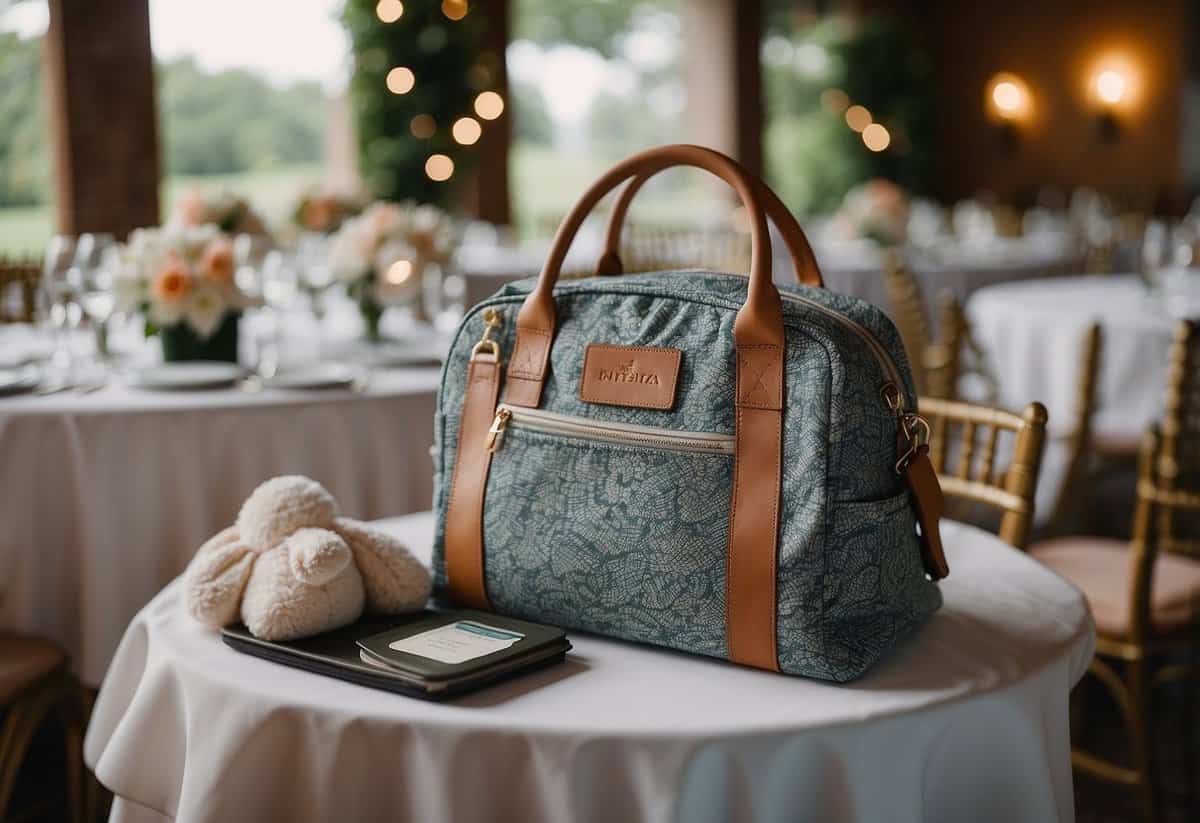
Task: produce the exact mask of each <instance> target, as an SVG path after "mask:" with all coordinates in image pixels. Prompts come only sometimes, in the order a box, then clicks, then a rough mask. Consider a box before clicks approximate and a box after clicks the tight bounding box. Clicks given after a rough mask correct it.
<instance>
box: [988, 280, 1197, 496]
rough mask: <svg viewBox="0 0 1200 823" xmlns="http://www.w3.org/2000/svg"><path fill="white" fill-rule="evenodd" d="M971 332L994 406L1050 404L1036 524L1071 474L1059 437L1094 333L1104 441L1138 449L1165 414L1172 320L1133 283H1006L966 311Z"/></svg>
mask: <svg viewBox="0 0 1200 823" xmlns="http://www.w3.org/2000/svg"><path fill="white" fill-rule="evenodd" d="M967 316H968V318H969V321H970V324H971V333H972V335H973V336H974V338H975V341H976V342H977V343H978V344H979V346H980V348H981V350H982V351H983V354H984V356H985V357H986V358H987V367H988V369H989V370H990V372H991V373H992V374H993V375H994V376H995V378H996V381H997V384H998V390H999V393H998V397H997V403H998V404H999V405H1001V406H1003V407H1007V408H1012V409H1020V408H1022V407H1023V406H1024V405H1025V404H1026V403H1029V402H1030V401H1033V400H1038V401H1041V402H1042V403H1043V404H1045V406H1046V409H1047V411H1048V412H1049V415H1050V419H1049V422H1048V429H1049V431H1050V434H1051V438H1050V440H1049V441H1048V445H1047V450H1046V455H1045V459H1044V469H1043V472H1042V479H1041V481H1040V483H1039V487H1038V501H1037V510H1038V512H1039V519H1042V518H1044V517H1045V516H1047V515H1048V514H1049V512H1051V511H1052V510H1053V504H1054V501H1055V499H1056V498H1057V495H1058V494H1059V492H1060V491H1061V489H1060V485H1061V483H1060V481H1061V480H1062V477H1063V472H1064V471H1065V469H1066V465H1065V461H1066V446H1065V443H1064V442H1063V436H1064V435H1067V434H1070V433H1071V432H1072V431H1073V429H1074V424H1075V419H1076V415H1077V413H1078V395H1079V381H1080V377H1081V369H1082V367H1083V353H1082V352H1083V342H1084V335H1085V333H1086V331H1087V328H1088V326H1089V325H1090V324H1091V323H1093V322H1096V323H1099V324H1100V328H1101V334H1102V343H1101V351H1100V363H1099V373H1098V379H1097V383H1096V409H1095V412H1094V415H1093V418H1092V430H1093V432H1094V434H1095V436H1096V437H1097V438H1099V439H1102V440H1105V441H1108V442H1120V443H1132V444H1136V443H1137V442H1138V439H1139V438H1140V436H1141V434H1142V432H1144V431H1145V429H1146V427H1147V426H1148V425H1149V424H1150V423H1152V422H1153V421H1155V420H1157V419H1158V418H1159V417H1160V416H1161V415H1162V412H1163V407H1164V402H1165V393H1166V385H1167V352H1168V349H1169V347H1170V343H1171V336H1172V334H1173V330H1174V327H1175V322H1176V321H1175V320H1174V319H1173V318H1172V317H1171V316H1170V314H1169V313H1168V311H1167V308H1166V305H1165V303H1164V301H1163V299H1162V297H1161V296H1159V295H1151V294H1149V293H1147V291H1146V289H1145V287H1144V286H1143V285H1142V281H1141V279H1140V278H1139V277H1138V276H1137V275H1133V274H1123V275H1102V276H1089V277H1055V278H1047V279H1044V280H1038V281H1030V282H1024V283H1006V284H1003V285H998V286H992V287H989V288H986V289H982V290H981V291H979V292H976V293H975V295H974V296H973V297H972V298H971V300H970V301H969V302H968V303H967Z"/></svg>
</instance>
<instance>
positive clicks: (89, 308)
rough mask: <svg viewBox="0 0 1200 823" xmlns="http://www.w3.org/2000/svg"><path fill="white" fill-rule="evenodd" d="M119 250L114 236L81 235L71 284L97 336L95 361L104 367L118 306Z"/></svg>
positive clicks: (76, 245)
mask: <svg viewBox="0 0 1200 823" xmlns="http://www.w3.org/2000/svg"><path fill="white" fill-rule="evenodd" d="M116 255H117V246H116V243H115V242H114V240H113V237H112V235H111V234H81V235H80V236H79V240H78V242H77V243H76V244H75V260H74V264H73V265H72V267H71V271H72V280H73V281H74V283H75V287H76V289H77V291H78V295H79V296H78V300H79V305H80V307H81V308H82V309H83V313H84V314H85V315H87V318H88V319H89V320H90V321H91V322H92V325H93V326H94V328H95V333H96V357H97V360H98V361H99V362H100V364H101V365H102V366H105V365H106V364H107V361H108V358H109V347H108V321H109V318H110V317H112V313H113V309H114V307H115V306H116V295H115V294H114V293H113V277H114V275H115V269H116Z"/></svg>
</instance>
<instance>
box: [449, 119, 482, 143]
mask: <svg viewBox="0 0 1200 823" xmlns="http://www.w3.org/2000/svg"><path fill="white" fill-rule="evenodd" d="M450 133H451V134H452V135H454V139H455V140H457V141H458V142H459V143H462V144H463V145H464V146H470V145H472V144H474V143H475V141H476V140H478V139H479V137H480V135H482V134H483V127H482V126H480V125H479V121H478V120H476V119H475V118H474V117H460V118H458V119H457V120H455V121H454V126H453V127H451V129H450Z"/></svg>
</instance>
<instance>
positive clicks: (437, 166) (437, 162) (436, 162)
mask: <svg viewBox="0 0 1200 823" xmlns="http://www.w3.org/2000/svg"><path fill="white" fill-rule="evenodd" d="M425 174H426V175H428V176H429V179H430V180H433V181H434V182H436V183H441V182H442V181H443V180H449V179H450V175H452V174H454V161H453V160H451V159H450V158H449V157H447V156H446V155H444V154H431V155H429V159H428V160H426V161H425Z"/></svg>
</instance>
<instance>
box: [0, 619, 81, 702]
mask: <svg viewBox="0 0 1200 823" xmlns="http://www.w3.org/2000/svg"><path fill="white" fill-rule="evenodd" d="M64 660H66V654H65V653H64V652H63V650H62V649H60V648H59V647H58V646H56V645H54V644H53V643H51V642H50V641H49V640H43V639H42V638H40V637H30V636H28V635H20V634H8V633H0V704H4V703H7V702H8V701H9V700H11V699H12V698H13V697H15V696H16V695H17V694H18V693H19V692H21V691H22V690H23V689H25V688H26V687H28V686H29V685H31V684H33V683H35V682H37V681H38V680H39V679H40V678H42V677H45V676H46V675H47V674H49V673H50V672H52V671H54V667H55V666H57V665H59V664H60V663H62V662H63V661H64Z"/></svg>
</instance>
